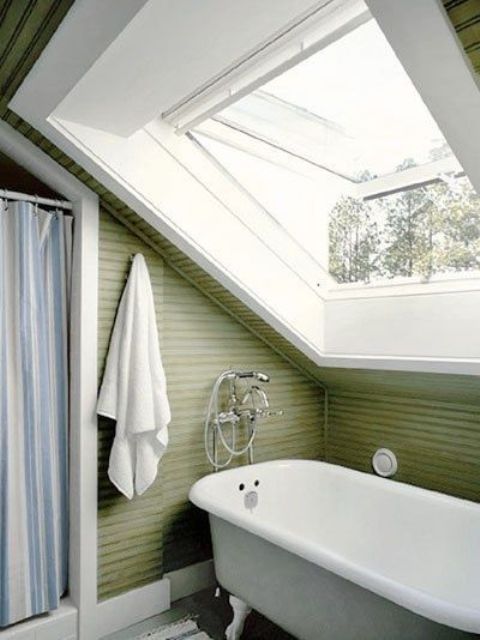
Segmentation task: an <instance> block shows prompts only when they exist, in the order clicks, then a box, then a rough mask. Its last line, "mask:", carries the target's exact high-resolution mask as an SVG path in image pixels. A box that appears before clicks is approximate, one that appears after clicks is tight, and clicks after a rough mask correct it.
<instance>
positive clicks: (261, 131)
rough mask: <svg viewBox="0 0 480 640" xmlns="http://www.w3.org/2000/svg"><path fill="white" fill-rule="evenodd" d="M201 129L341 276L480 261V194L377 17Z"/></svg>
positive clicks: (231, 167)
mask: <svg viewBox="0 0 480 640" xmlns="http://www.w3.org/2000/svg"><path fill="white" fill-rule="evenodd" d="M194 135H197V136H198V135H199V140H200V142H201V143H202V144H204V146H206V147H207V148H208V150H209V151H210V153H212V154H213V155H214V156H215V157H216V159H217V160H218V161H219V162H220V163H221V164H222V165H223V166H224V167H225V168H226V170H227V171H228V172H229V173H231V175H232V176H233V177H234V178H235V179H236V180H237V181H238V182H239V183H240V184H241V185H242V186H243V187H244V188H245V189H246V190H248V191H249V192H250V193H251V194H252V195H253V196H254V197H255V198H256V199H257V200H258V201H259V202H260V204H261V205H262V206H263V207H265V208H266V209H267V210H268V211H269V212H270V214H271V215H273V216H274V217H276V218H277V220H278V221H279V223H280V224H281V225H282V226H283V227H284V228H285V229H286V230H287V231H288V232H289V233H290V234H291V235H292V236H294V237H295V239H296V240H297V241H298V242H299V243H300V244H301V245H302V246H303V247H304V248H305V249H306V250H307V251H308V252H309V253H310V254H312V255H314V256H315V259H316V260H317V261H318V262H319V263H320V264H321V265H322V266H324V267H325V268H329V269H330V273H331V274H332V275H333V277H334V278H335V279H336V281H337V282H338V283H346V282H365V283H368V282H372V281H375V280H382V279H391V278H396V277H406V278H411V277H419V278H422V279H424V280H428V279H429V278H430V277H431V276H432V275H434V274H438V273H445V272H451V271H454V272H457V271H471V270H478V269H480V231H478V229H479V227H480V225H479V223H480V200H479V198H478V197H477V196H476V194H475V192H474V190H473V188H472V187H471V184H470V182H469V181H468V179H467V178H466V177H465V176H464V173H463V170H462V167H461V166H460V165H459V163H458V161H457V159H456V158H455V156H454V155H453V153H452V151H451V149H450V148H449V146H448V144H447V142H446V141H445V139H444V137H443V136H442V133H441V131H440V129H439V128H438V126H437V124H436V123H435V121H434V120H433V118H432V116H431V115H430V113H429V111H428V110H427V108H426V106H425V105H424V103H423V101H422V99H421V98H420V96H419V94H418V93H417V91H416V89H415V87H414V86H413V84H412V82H411V81H410V79H409V77H408V76H407V74H406V72H405V71H404V69H403V67H402V66H401V64H400V62H399V60H398V59H397V58H396V56H395V54H394V52H393V50H392V49H391V47H390V45H389V44H388V42H387V40H386V38H385V37H384V35H383V34H382V32H381V30H380V28H379V27H378V25H377V24H376V22H375V21H374V20H370V21H368V22H367V23H365V24H363V25H362V26H360V27H357V28H355V29H354V30H352V31H351V32H349V33H348V34H347V35H345V36H343V37H342V38H340V39H339V40H337V41H336V42H334V43H332V44H330V45H328V46H327V47H325V48H324V49H322V50H321V51H319V52H318V53H316V54H315V55H313V56H311V57H310V58H308V59H307V60H305V61H303V62H301V63H300V64H298V65H297V66H295V67H293V68H292V69H290V70H289V71H287V72H285V73H283V74H282V75H280V76H278V77H277V78H275V79H274V80H272V81H270V82H269V83H268V84H266V85H264V86H263V87H262V88H261V90H257V91H254V92H253V93H251V94H250V95H248V96H246V97H245V98H242V99H241V100H239V101H238V102H236V103H235V104H233V105H231V106H229V107H228V108H226V109H224V110H223V111H222V112H220V113H219V114H216V115H215V116H214V117H213V118H211V119H210V120H209V121H207V122H205V123H203V124H202V125H200V126H199V127H198V128H197V130H196V133H195V134H194Z"/></svg>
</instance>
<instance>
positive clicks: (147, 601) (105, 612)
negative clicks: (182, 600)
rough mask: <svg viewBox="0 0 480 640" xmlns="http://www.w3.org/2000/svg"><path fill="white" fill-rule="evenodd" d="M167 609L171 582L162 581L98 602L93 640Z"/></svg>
mask: <svg viewBox="0 0 480 640" xmlns="http://www.w3.org/2000/svg"><path fill="white" fill-rule="evenodd" d="M168 609H170V581H169V580H166V579H165V578H164V579H162V580H158V581H157V582H153V583H152V584H149V585H147V586H146V587H139V588H138V589H132V590H131V591H128V592H127V593H123V594H122V595H120V596H116V597H115V598H110V599H109V600H105V601H104V602H100V603H99V604H98V606H97V609H96V612H95V618H96V629H95V635H91V636H89V637H88V638H86V640H92V638H102V637H103V636H106V635H108V634H110V633H114V632H115V631H119V630H120V629H125V628H126V627H130V626H132V625H134V624H136V623H137V622H141V621H142V620H145V619H147V618H151V617H152V616H155V615H157V614H159V613H163V612H164V611H167V610H168Z"/></svg>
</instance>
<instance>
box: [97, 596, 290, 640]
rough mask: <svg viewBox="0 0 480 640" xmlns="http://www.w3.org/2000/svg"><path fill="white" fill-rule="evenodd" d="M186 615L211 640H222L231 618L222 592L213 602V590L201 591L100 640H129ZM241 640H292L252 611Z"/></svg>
mask: <svg viewBox="0 0 480 640" xmlns="http://www.w3.org/2000/svg"><path fill="white" fill-rule="evenodd" d="M185 615H193V616H196V617H197V622H198V626H199V627H200V629H201V630H202V631H205V632H206V633H208V634H209V635H210V636H211V637H212V638H213V639H214V640H224V637H225V636H224V633H225V628H226V626H227V625H228V624H229V622H230V620H231V617H232V615H231V609H230V606H229V604H228V594H227V593H225V592H222V594H221V596H220V597H219V598H215V596H214V591H213V589H208V590H206V591H201V592H199V593H196V594H195V595H193V596H190V597H188V598H184V599H183V600H178V601H177V602H175V603H174V606H173V608H172V609H171V610H170V611H167V612H166V613H164V614H161V615H159V616H155V617H154V618H150V619H148V620H145V621H144V622H141V623H139V624H137V625H135V626H133V627H129V628H128V629H124V630H123V631H119V632H118V633H115V634H113V635H110V636H106V637H105V638H104V639H103V640H131V639H132V638H135V637H136V636H138V635H140V634H142V633H146V632H148V631H150V630H151V629H155V628H156V627H159V626H160V625H162V624H167V623H169V622H174V621H175V620H178V619H179V618H182V617H183V616H185ZM242 640H295V638H294V637H293V636H291V635H289V634H288V633H286V632H285V631H282V629H279V628H278V627H277V626H276V625H274V624H273V623H272V622H270V621H269V620H267V619H266V618H264V617H263V616H262V615H260V614H259V613H257V612H256V611H253V612H252V613H251V614H250V616H249V617H248V618H247V622H246V623H245V629H244V632H243V634H242Z"/></svg>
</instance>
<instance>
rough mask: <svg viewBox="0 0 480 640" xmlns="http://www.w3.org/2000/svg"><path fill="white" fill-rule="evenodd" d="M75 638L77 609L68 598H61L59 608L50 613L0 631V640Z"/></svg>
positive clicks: (69, 639) (73, 639)
mask: <svg viewBox="0 0 480 640" xmlns="http://www.w3.org/2000/svg"><path fill="white" fill-rule="evenodd" d="M76 637H77V609H76V607H75V606H74V605H73V604H72V603H71V602H70V600H69V598H62V600H61V602H60V606H59V608H58V609H55V610H53V611H52V612H51V613H48V614H44V615H41V616H36V617H34V618H30V619H28V620H25V621H24V622H18V623H17V624H14V625H12V626H11V627H8V628H6V629H3V630H1V629H0V640H75V639H76Z"/></svg>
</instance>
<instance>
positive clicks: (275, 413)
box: [258, 409, 285, 418]
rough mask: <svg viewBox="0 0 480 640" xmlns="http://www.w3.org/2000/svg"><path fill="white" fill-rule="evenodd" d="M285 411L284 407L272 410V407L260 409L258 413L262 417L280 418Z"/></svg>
mask: <svg viewBox="0 0 480 640" xmlns="http://www.w3.org/2000/svg"><path fill="white" fill-rule="evenodd" d="M284 414H285V411H284V410H283V409H278V411H272V410H271V409H259V411H258V415H259V416H260V417H261V418H279V417H280V416H283V415H284Z"/></svg>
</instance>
